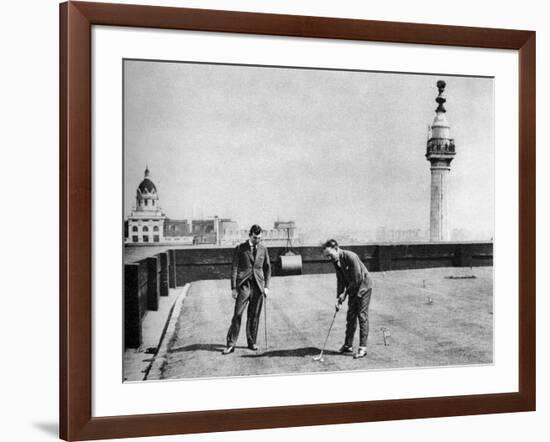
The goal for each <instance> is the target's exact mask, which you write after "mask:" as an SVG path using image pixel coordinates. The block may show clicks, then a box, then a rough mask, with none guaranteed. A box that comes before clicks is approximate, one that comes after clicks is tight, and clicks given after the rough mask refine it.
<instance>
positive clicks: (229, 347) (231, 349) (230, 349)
mask: <svg viewBox="0 0 550 442" xmlns="http://www.w3.org/2000/svg"><path fill="white" fill-rule="evenodd" d="M234 351H235V347H233V346H231V345H230V346H228V347H225V348H224V349H223V351H222V355H228V354H229V353H233V352H234Z"/></svg>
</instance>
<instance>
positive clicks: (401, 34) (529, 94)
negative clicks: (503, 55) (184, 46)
mask: <svg viewBox="0 0 550 442" xmlns="http://www.w3.org/2000/svg"><path fill="white" fill-rule="evenodd" d="M93 25H109V26H129V27H144V28H160V29H178V30H193V31H204V32H209V31H214V32H231V33H245V34H260V35H261V34H263V35H276V36H289V37H296V38H300V37H308V38H326V39H344V40H365V41H376V42H393V43H409V44H429V45H446V46H463V47H477V48H498V49H510V50H516V51H518V53H519V111H520V112H519V214H520V215H519V275H520V278H519V287H518V302H519V330H518V333H519V391H518V392H509V393H499V394H481V395H465V396H453V397H427V398H420V399H398V400H383V401H368V402H349V403H338V404H334V403H331V404H313V405H303V406H281V407H269V408H248V409H231V410H217V411H197V412H182V413H165V414H148V415H131V416H109V417H92V357H93V355H92V312H91V310H92V309H91V306H92V289H91V286H92V272H91V265H92V225H91V219H92V167H91V158H92V143H91V135H92V132H91V97H92V95H91V92H92V91H91V68H92V66H91V49H92V48H91V28H92V26H93ZM535 70H536V69H535V32H532V31H518V30H503V29H486V28H469V27H457V26H442V25H428V24H412V23H395V22H381V21H368V20H353V19H341V18H321V17H302V16H291V15H274V14H260V13H244V12H228V11H213V10H199V9H185V8H170V7H153V6H135V5H116V4H105V3H81V2H68V3H63V4H61V5H60V437H61V438H63V439H65V440H86V439H103V438H122V437H137V436H153V435H169V434H182V433H199V432H215V431H231V430H244V429H261V428H276V427H289V426H307V425H322V424H338V423H352V422H368V421H382V420H395V419H411V418H424V417H442V416H459V415H473V414H485V413H505V412H518V411H532V410H535V402H536V401H535V370H536V368H535V365H536V364H535V329H536V322H535V319H536V318H535V312H536V310H535V256H536V252H535V250H536V249H535V197H536V193H535V169H536V167H535V121H536V118H535V108H536V106H535V90H536V86H535Z"/></svg>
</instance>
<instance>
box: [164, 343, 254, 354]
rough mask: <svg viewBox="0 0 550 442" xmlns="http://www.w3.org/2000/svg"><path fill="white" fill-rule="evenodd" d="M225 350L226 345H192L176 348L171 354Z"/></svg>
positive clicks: (237, 347)
mask: <svg viewBox="0 0 550 442" xmlns="http://www.w3.org/2000/svg"><path fill="white" fill-rule="evenodd" d="M224 348H225V344H191V345H186V346H184V347H174V348H172V349H171V350H170V353H183V352H187V351H212V352H215V353H220V352H221V351H222V350H223V349H224ZM235 348H236V349H239V348H246V347H243V346H236V347H235Z"/></svg>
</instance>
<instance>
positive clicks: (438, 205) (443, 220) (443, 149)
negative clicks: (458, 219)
mask: <svg viewBox="0 0 550 442" xmlns="http://www.w3.org/2000/svg"><path fill="white" fill-rule="evenodd" d="M445 86H446V84H445V82H444V81H442V80H439V81H438V82H437V89H438V90H439V95H438V96H437V98H436V99H435V101H436V102H437V103H438V106H437V109H436V110H435V113H436V115H435V118H434V121H433V123H432V125H431V126H430V129H429V133H428V143H427V149H426V159H427V160H428V161H429V162H430V170H431V173H432V183H431V201H430V241H448V240H449V227H448V223H447V199H448V192H447V176H448V175H449V172H450V170H451V161H452V160H453V158H454V156H455V143H454V139H452V138H451V137H450V128H451V127H450V126H449V123H448V122H447V118H446V117H445V113H446V112H447V110H446V109H445V106H444V104H445V102H446V101H447V100H446V99H445V95H444V91H445Z"/></svg>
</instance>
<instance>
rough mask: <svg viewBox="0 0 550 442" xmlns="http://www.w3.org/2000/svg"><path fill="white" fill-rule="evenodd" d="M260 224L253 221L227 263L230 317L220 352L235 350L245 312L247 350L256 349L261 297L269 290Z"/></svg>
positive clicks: (226, 352)
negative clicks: (231, 259)
mask: <svg viewBox="0 0 550 442" xmlns="http://www.w3.org/2000/svg"><path fill="white" fill-rule="evenodd" d="M261 239H262V228H261V227H260V226H258V225H257V224H254V225H253V226H252V227H251V228H250V231H249V233H248V241H246V242H244V243H242V244H239V245H238V246H237V247H236V248H235V252H234V254H233V262H232V265H231V295H232V296H233V299H235V300H236V301H235V310H234V313H233V319H232V320H231V325H230V327H229V330H228V332H227V347H226V348H225V349H224V350H223V352H222V354H224V355H227V354H229V353H233V352H234V351H235V345H236V343H237V339H238V337H239V330H240V328H241V318H242V315H243V313H244V310H245V308H246V307H247V305H248V310H247V314H246V340H247V343H248V348H249V349H250V350H254V351H257V350H258V346H257V345H256V337H257V335H258V325H259V322H260V313H261V312H262V305H263V298H264V296H267V294H268V293H269V280H270V278H271V264H270V262H269V254H268V253H267V249H266V248H265V247H264V246H263V245H261V244H260V241H261Z"/></svg>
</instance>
